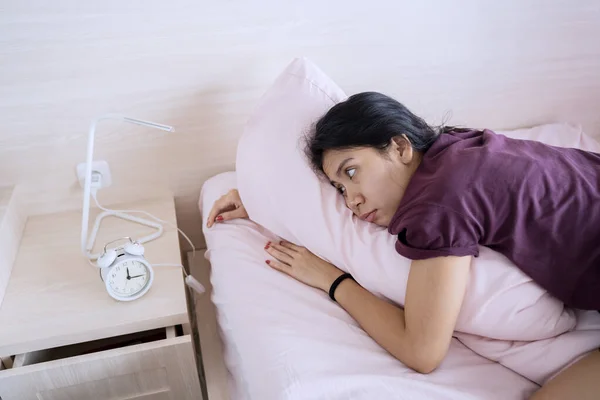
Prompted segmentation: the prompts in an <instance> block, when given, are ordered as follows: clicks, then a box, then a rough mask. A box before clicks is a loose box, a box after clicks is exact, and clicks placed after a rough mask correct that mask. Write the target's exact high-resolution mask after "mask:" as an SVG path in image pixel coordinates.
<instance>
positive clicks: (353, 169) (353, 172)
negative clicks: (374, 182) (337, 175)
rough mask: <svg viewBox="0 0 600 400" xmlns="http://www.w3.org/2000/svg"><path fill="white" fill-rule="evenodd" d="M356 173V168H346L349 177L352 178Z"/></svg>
mask: <svg viewBox="0 0 600 400" xmlns="http://www.w3.org/2000/svg"><path fill="white" fill-rule="evenodd" d="M354 174H356V168H348V169H347V170H346V175H348V177H349V178H350V179H352V177H353V176H354Z"/></svg>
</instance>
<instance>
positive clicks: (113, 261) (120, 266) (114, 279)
mask: <svg viewBox="0 0 600 400" xmlns="http://www.w3.org/2000/svg"><path fill="white" fill-rule="evenodd" d="M122 239H127V240H129V243H127V244H125V245H124V246H122V247H117V248H115V249H107V246H108V245H109V244H110V243H114V242H116V241H117V240H122ZM117 240H113V241H112V242H109V243H107V244H106V245H105V246H104V251H103V252H102V254H101V255H100V257H98V260H97V265H98V267H100V277H101V278H102V280H103V281H104V284H105V286H106V291H107V292H108V294H109V295H110V296H111V297H112V298H114V299H116V300H119V301H131V300H135V299H138V298H140V297H142V296H143V295H145V294H146V293H147V292H148V290H149V289H150V287H151V286H152V282H153V280H154V271H153V270H152V266H151V265H150V263H149V262H148V261H146V259H145V258H144V246H142V245H141V244H140V243H138V242H136V241H133V240H132V239H131V238H130V237H125V238H121V239H117Z"/></svg>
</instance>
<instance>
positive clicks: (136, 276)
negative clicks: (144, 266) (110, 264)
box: [130, 274, 145, 279]
mask: <svg viewBox="0 0 600 400" xmlns="http://www.w3.org/2000/svg"><path fill="white" fill-rule="evenodd" d="M144 275H145V274H142V275H134V276H131V277H130V278H131V279H133V278H139V277H140V276H144Z"/></svg>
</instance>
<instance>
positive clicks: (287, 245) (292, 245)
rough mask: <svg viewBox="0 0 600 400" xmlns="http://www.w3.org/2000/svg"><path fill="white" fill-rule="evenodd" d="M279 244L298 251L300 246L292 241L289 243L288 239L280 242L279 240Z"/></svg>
mask: <svg viewBox="0 0 600 400" xmlns="http://www.w3.org/2000/svg"><path fill="white" fill-rule="evenodd" d="M279 245H281V246H282V247H285V248H286V249H288V250H291V251H293V252H296V253H297V252H299V251H300V249H301V247H300V246H296V245H295V244H293V243H290V242H288V241H285V240H282V241H281V242H279Z"/></svg>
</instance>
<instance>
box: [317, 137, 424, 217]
mask: <svg viewBox="0 0 600 400" xmlns="http://www.w3.org/2000/svg"><path fill="white" fill-rule="evenodd" d="M420 161H421V154H420V153H418V152H416V151H414V150H413V148H412V146H411V145H410V142H409V141H408V139H407V138H406V137H405V136H399V137H397V138H395V139H393V140H392V141H391V143H390V145H389V146H388V148H387V149H386V150H383V151H381V150H378V149H375V148H372V147H357V148H354V149H347V150H328V151H326V152H325V154H324V155H323V170H324V172H325V175H327V177H328V178H329V180H330V181H331V184H332V185H333V186H335V188H336V189H338V191H339V192H340V193H341V194H342V195H343V196H344V199H345V201H346V206H347V207H348V208H349V209H350V210H352V212H353V213H354V214H355V215H356V216H358V217H359V218H361V219H363V220H365V221H367V222H372V223H374V224H377V225H380V226H386V227H387V226H388V225H389V223H390V221H391V220H392V217H393V216H394V214H395V213H396V210H397V209H398V206H399V205H400V201H401V200H402V196H403V195H404V191H405V190H406V187H407V185H408V182H409V181H410V178H411V177H412V175H413V173H414V172H415V170H416V169H417V167H418V166H419V163H420Z"/></svg>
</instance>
